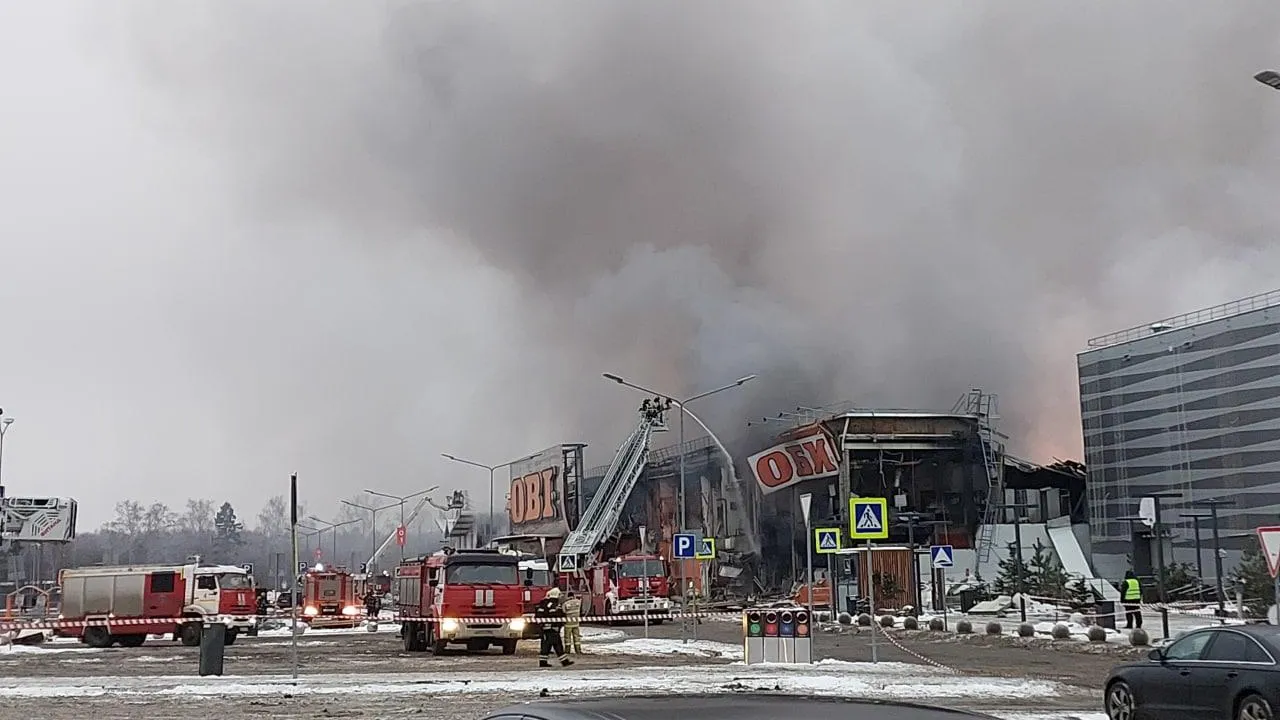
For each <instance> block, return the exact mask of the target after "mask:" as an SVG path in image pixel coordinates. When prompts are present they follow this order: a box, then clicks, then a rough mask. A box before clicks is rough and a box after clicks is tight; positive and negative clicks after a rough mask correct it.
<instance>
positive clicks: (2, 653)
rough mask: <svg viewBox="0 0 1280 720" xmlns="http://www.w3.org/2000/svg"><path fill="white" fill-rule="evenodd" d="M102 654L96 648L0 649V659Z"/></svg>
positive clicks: (15, 647)
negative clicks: (22, 656)
mask: <svg viewBox="0 0 1280 720" xmlns="http://www.w3.org/2000/svg"><path fill="white" fill-rule="evenodd" d="M93 652H102V651H101V650H98V649H96V648H87V647H67V646H65V645H63V646H61V647H50V646H49V645H5V646H4V647H3V648H0V658H6V657H10V656H13V655H57V654H61V653H93Z"/></svg>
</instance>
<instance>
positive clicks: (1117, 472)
mask: <svg viewBox="0 0 1280 720" xmlns="http://www.w3.org/2000/svg"><path fill="white" fill-rule="evenodd" d="M1273 296H1274V297H1273ZM1260 297H1261V298H1262V299H1261V300H1259V299H1258V298H1251V299H1249V300H1248V301H1241V302H1240V303H1235V304H1233V305H1232V306H1222V307H1219V308H1213V309H1210V310H1205V311H1201V312H1200V313H1196V314H1192V315H1188V316H1183V317H1181V318H1172V319H1170V320H1168V321H1165V322H1163V323H1160V324H1157V325H1154V326H1152V327H1150V328H1145V329H1135V330H1132V331H1126V332H1125V333H1123V334H1117V335H1115V336H1111V337H1109V338H1099V339H1098V340H1095V341H1093V342H1091V345H1094V346H1095V347H1093V348H1092V349H1090V350H1087V351H1085V352H1083V353H1080V355H1079V356H1078V366H1079V380H1080V407H1081V415H1082V420H1083V430H1084V447H1085V465H1086V466H1087V468H1088V491H1087V492H1088V502H1089V510H1090V512H1089V514H1090V524H1091V538H1090V539H1091V544H1092V548H1093V552H1094V562H1095V566H1096V567H1097V569H1098V571H1099V573H1101V574H1103V575H1104V576H1107V577H1110V576H1113V575H1115V574H1116V573H1117V572H1123V570H1124V569H1125V566H1126V565H1127V562H1128V561H1127V559H1126V556H1127V555H1128V554H1129V553H1130V552H1131V551H1132V548H1133V535H1132V534H1131V533H1132V529H1133V528H1131V527H1130V522H1129V521H1126V520H1121V519H1120V518H1123V517H1128V516H1134V515H1136V514H1137V513H1138V510H1139V500H1140V498H1142V497H1143V496H1145V495H1149V494H1151V493H1155V492H1174V493H1177V495H1176V497H1173V498H1169V499H1165V500H1162V509H1163V515H1164V521H1165V523H1166V525H1167V526H1169V527H1170V528H1171V530H1172V532H1173V534H1174V536H1173V538H1172V544H1173V546H1174V547H1175V548H1177V550H1175V551H1174V554H1175V555H1176V556H1177V559H1178V560H1189V561H1193V560H1194V556H1195V551H1194V549H1193V544H1192V540H1191V537H1192V530H1191V522H1190V521H1189V520H1182V519H1180V518H1179V517H1178V515H1179V513H1182V512H1190V511H1192V510H1193V508H1192V506H1191V502H1192V501H1196V500H1203V499H1208V498H1228V499H1232V500H1234V501H1235V505H1234V506H1233V507H1229V508H1222V509H1221V511H1220V512H1221V525H1220V530H1221V533H1222V535H1223V536H1224V537H1227V538H1228V540H1227V542H1226V543H1225V545H1227V546H1231V545H1235V546H1238V544H1239V542H1240V536H1241V535H1242V534H1244V533H1247V532H1248V531H1251V530H1252V529H1253V528H1255V527H1257V526H1259V525H1264V524H1275V522H1276V519H1277V516H1278V515H1280V307H1276V306H1275V305H1278V304H1280V292H1278V293H1273V294H1271V295H1269V296H1260ZM1251 308H1252V309H1251ZM1196 510H1197V511H1200V512H1203V508H1196ZM1135 525H1136V526H1140V524H1138V523H1135ZM1207 526H1208V523H1202V527H1204V528H1205V533H1204V534H1205V536H1206V538H1207V536H1208V530H1207ZM1231 536H1235V537H1231ZM1207 547H1208V546H1207V539H1206V549H1205V555H1206V556H1207V557H1208V558H1209V561H1208V562H1206V563H1205V564H1206V573H1205V574H1206V576H1208V575H1211V573H1212V561H1211V555H1210V554H1209V551H1208V549H1207ZM1188 554H1189V555H1190V557H1187V555H1188ZM1233 554H1234V553H1233Z"/></svg>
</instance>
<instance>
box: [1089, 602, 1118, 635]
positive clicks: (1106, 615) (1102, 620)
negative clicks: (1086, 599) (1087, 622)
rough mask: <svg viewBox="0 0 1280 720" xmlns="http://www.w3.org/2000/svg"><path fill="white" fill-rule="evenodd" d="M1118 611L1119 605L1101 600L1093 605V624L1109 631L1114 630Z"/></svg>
mask: <svg viewBox="0 0 1280 720" xmlns="http://www.w3.org/2000/svg"><path fill="white" fill-rule="evenodd" d="M1119 610H1120V603H1117V602H1112V601H1110V600H1101V601H1099V602H1096V603H1094V605H1093V622H1094V623H1095V624H1096V625H1100V626H1102V627H1104V628H1107V629H1109V630H1115V629H1116V613H1117V612H1118V611H1119Z"/></svg>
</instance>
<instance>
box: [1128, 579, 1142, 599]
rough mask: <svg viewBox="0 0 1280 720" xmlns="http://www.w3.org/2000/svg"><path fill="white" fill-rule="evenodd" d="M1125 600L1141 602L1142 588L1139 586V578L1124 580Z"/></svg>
mask: <svg viewBox="0 0 1280 720" xmlns="http://www.w3.org/2000/svg"><path fill="white" fill-rule="evenodd" d="M1124 599H1125V600H1141V599H1142V586H1141V585H1139V584H1138V578H1125V579H1124Z"/></svg>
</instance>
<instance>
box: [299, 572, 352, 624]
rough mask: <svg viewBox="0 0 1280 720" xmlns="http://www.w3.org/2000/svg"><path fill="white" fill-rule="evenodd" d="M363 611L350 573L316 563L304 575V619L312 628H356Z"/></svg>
mask: <svg viewBox="0 0 1280 720" xmlns="http://www.w3.org/2000/svg"><path fill="white" fill-rule="evenodd" d="M363 612H364V608H363V606H362V605H361V604H360V599H359V598H358V597H356V583H355V580H353V579H352V577H351V573H349V572H347V571H346V570H344V569H342V568H332V569H325V566H324V565H322V564H317V565H316V566H315V567H314V568H312V569H310V570H308V571H307V572H306V573H304V574H303V576H302V618H303V619H304V620H306V621H307V624H308V625H310V626H311V627H313V628H321V627H355V626H356V625H359V624H360V621H361V617H360V616H361V613H363Z"/></svg>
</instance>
